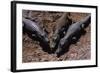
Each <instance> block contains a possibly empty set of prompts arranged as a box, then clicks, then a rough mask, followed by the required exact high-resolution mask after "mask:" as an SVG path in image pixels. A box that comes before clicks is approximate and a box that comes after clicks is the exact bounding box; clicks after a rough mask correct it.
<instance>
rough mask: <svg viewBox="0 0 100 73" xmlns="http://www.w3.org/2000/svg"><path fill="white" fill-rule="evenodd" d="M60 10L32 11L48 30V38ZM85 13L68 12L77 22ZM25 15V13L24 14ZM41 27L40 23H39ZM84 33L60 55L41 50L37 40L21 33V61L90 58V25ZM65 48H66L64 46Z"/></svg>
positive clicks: (59, 14)
mask: <svg viewBox="0 0 100 73" xmlns="http://www.w3.org/2000/svg"><path fill="white" fill-rule="evenodd" d="M62 14H63V13H62V12H54V13H52V12H38V11H33V12H32V13H31V17H34V18H35V19H36V20H37V21H40V22H39V23H42V24H43V25H44V26H45V28H46V29H47V31H48V32H49V35H48V38H49V40H51V39H50V37H51V36H52V34H53V29H55V27H56V24H55V22H56V21H57V20H58V19H59V18H60V17H61V16H62ZM87 15H88V14H87V13H72V12H71V13H70V18H71V19H72V21H74V22H77V21H80V19H83V18H84V17H86V16H87ZM26 16H27V14H26ZM40 26H41V27H42V25H40ZM85 30H86V33H85V35H82V36H81V37H80V39H79V40H78V41H77V42H76V43H75V44H71V45H70V47H69V51H68V52H65V53H64V54H63V55H61V56H60V57H57V56H56V54H48V53H47V52H45V51H43V49H42V47H41V46H40V45H39V42H38V41H34V40H32V39H31V38H30V37H29V36H28V35H27V34H23V37H22V38H23V48H22V62H23V63H27V62H45V61H65V60H86V59H91V26H90V25H89V26H88V27H87V28H86V29H85ZM66 49H67V48H66Z"/></svg>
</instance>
